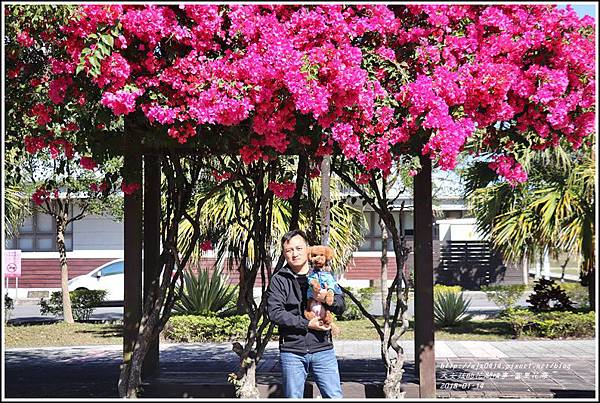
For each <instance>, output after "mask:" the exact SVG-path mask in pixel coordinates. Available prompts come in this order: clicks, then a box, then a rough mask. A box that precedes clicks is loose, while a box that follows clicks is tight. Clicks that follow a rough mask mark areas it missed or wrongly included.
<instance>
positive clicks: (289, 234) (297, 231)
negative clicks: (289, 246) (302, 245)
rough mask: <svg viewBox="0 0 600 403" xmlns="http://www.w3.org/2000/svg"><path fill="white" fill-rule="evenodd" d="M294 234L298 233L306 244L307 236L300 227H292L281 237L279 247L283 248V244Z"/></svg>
mask: <svg viewBox="0 0 600 403" xmlns="http://www.w3.org/2000/svg"><path fill="white" fill-rule="evenodd" d="M296 235H300V236H301V237H302V239H304V242H306V244H307V245H308V237H307V236H306V233H305V232H304V231H302V230H301V229H293V230H291V231H289V232H288V233H286V234H285V235H284V236H282V237H281V248H282V249H283V244H284V243H286V242H287V241H289V240H290V239H292V238H293V237H295V236H296Z"/></svg>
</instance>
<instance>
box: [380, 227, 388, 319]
mask: <svg viewBox="0 0 600 403" xmlns="http://www.w3.org/2000/svg"><path fill="white" fill-rule="evenodd" d="M379 226H380V227H381V285H380V287H379V291H380V293H381V309H382V311H381V312H387V311H388V308H387V300H386V296H387V290H388V288H387V270H388V257H387V251H388V232H387V229H386V227H385V223H384V222H383V220H382V219H380V220H379Z"/></svg>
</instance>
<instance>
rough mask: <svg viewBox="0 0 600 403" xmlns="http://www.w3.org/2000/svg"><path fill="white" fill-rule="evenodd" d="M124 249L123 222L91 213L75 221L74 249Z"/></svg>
mask: <svg viewBox="0 0 600 403" xmlns="http://www.w3.org/2000/svg"><path fill="white" fill-rule="evenodd" d="M81 249H84V250H107V249H108V250H122V249H123V223H122V222H116V221H113V220H111V219H110V218H108V217H103V216H96V215H90V216H87V217H85V218H83V219H81V220H79V221H75V222H74V223H73V251H76V250H81Z"/></svg>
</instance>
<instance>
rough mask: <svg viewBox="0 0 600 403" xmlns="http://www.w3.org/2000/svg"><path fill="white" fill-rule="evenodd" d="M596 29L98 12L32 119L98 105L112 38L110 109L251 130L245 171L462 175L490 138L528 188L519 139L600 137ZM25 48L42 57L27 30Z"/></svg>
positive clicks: (484, 14)
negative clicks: (312, 162) (79, 69)
mask: <svg viewBox="0 0 600 403" xmlns="http://www.w3.org/2000/svg"><path fill="white" fill-rule="evenodd" d="M594 24H595V22H594V21H593V19H590V18H588V17H586V18H583V19H580V18H578V16H577V15H576V13H575V12H574V11H573V10H572V9H570V8H569V7H567V9H566V10H559V9H557V8H556V7H555V6H552V5H544V4H535V5H534V4H530V5H526V4H506V5H500V4H498V5H467V4H453V5H438V4H431V5H430V4H421V5H397V6H385V5H357V4H354V5H340V4H333V5H311V6H300V5H283V4H282V5H227V6H223V5H208V4H207V5H204V4H200V5H193V4H186V5H181V6H169V5H142V4H130V5H110V6H108V5H101V4H93V5H85V6H82V7H81V9H80V12H79V13H78V16H77V19H74V20H73V21H71V22H70V24H68V25H67V26H65V27H63V33H64V35H66V38H65V40H64V41H62V42H60V43H59V45H60V46H62V47H64V49H65V54H66V55H67V57H66V58H65V59H64V60H55V61H53V70H54V72H53V77H52V79H51V80H50V81H49V88H48V98H49V100H50V102H49V103H45V104H38V105H36V106H34V108H33V109H32V110H31V116H35V117H36V118H37V122H38V124H39V125H40V126H44V125H46V124H48V123H49V122H50V121H51V119H52V106H53V104H54V105H58V104H62V103H64V102H66V101H67V98H69V97H73V98H76V99H83V100H84V102H85V95H84V94H86V91H84V90H83V89H82V88H79V86H78V85H75V84H74V77H75V73H74V63H75V62H76V61H78V60H80V56H81V55H82V52H83V51H84V49H86V48H87V49H90V46H91V47H94V46H95V45H90V36H91V35H92V34H98V32H100V31H102V32H106V27H108V28H114V29H118V30H119V32H118V35H115V36H114V46H113V48H112V49H113V50H112V53H111V54H110V55H109V56H107V57H105V58H104V59H103V60H102V61H101V65H100V74H99V75H98V76H96V77H94V78H92V80H91V82H92V84H93V85H94V86H95V90H96V91H98V93H99V97H98V98H99V99H101V104H102V105H104V106H105V107H107V108H109V109H110V110H111V111H112V112H113V114H114V115H127V114H130V113H132V112H134V111H137V110H139V111H141V112H142V113H143V114H145V116H146V117H147V118H148V121H149V122H150V124H153V125H162V126H166V129H167V130H166V132H167V133H168V135H169V136H171V137H173V138H175V139H177V141H179V142H181V143H185V142H187V141H188V140H189V139H190V138H191V137H193V136H195V135H196V133H198V132H201V131H202V130H196V128H197V127H200V126H207V125H210V126H213V127H215V128H218V127H224V126H238V125H240V126H243V127H244V130H240V141H239V144H240V149H239V154H240V155H241V158H242V159H243V161H244V162H245V163H247V164H249V163H252V162H254V161H257V160H260V159H263V160H264V159H269V158H270V156H272V155H273V154H278V153H285V152H286V151H287V150H288V148H289V147H290V144H292V143H293V144H298V143H300V144H302V145H306V146H309V145H311V144H314V145H315V146H316V147H318V148H317V149H316V150H315V155H316V156H322V155H325V154H328V153H331V152H333V151H334V150H335V149H336V147H337V149H339V150H341V152H342V153H343V154H344V155H345V157H346V158H348V159H352V160H355V161H357V162H358V163H360V164H361V165H362V167H363V171H364V173H365V174H367V175H368V174H370V173H371V171H375V170H381V171H383V172H384V174H387V173H388V172H389V171H390V169H391V166H392V164H393V162H394V160H395V159H396V158H398V157H399V155H400V154H402V153H416V152H417V153H422V154H424V155H429V156H430V158H432V159H433V160H435V162H436V164H437V166H439V167H441V168H444V169H452V168H454V166H455V164H456V158H457V156H458V154H459V153H460V152H461V151H463V150H464V149H465V147H466V146H467V145H469V142H470V140H471V139H474V138H477V139H479V138H480V137H481V136H483V137H484V138H483V141H478V142H477V144H479V145H483V147H481V148H479V149H477V150H476V151H477V152H482V151H486V152H490V151H491V152H494V153H496V154H497V158H496V160H495V162H494V163H493V166H494V169H495V170H496V171H497V172H498V173H499V174H500V175H502V176H503V177H504V178H506V180H508V181H510V182H511V183H517V182H520V181H524V180H525V179H526V177H527V176H526V173H525V172H524V171H523V170H522V168H520V165H519V164H518V162H517V161H515V159H514V155H516V151H515V149H514V148H513V146H515V145H516V144H517V143H519V142H520V143H521V145H523V144H525V145H526V146H530V145H531V144H533V145H534V146H533V147H536V148H540V149H543V148H546V147H552V146H553V145H555V144H557V142H558V141H560V140H561V139H565V140H566V141H568V142H570V143H571V144H572V145H573V146H574V147H579V146H580V145H581V143H582V142H583V141H585V139H586V138H588V137H589V136H590V135H591V134H592V133H593V132H594V122H595V121H594V118H595V113H594V109H595V103H594V100H595V79H596V78H595V57H596V50H595V33H594V29H593V28H594ZM16 40H17V42H18V43H19V44H21V45H22V46H31V41H32V39H31V37H30V36H29V35H28V33H27V32H26V31H23V32H20V33H19V34H18V36H17V38H16ZM390 66H393V68H389V67H390ZM87 67H89V65H88V66H87ZM19 71H20V70H15V71H13V72H11V74H12V75H17V76H18V75H19V74H20V72H19ZM82 97H83V98H82ZM300 120H302V121H303V122H305V121H310V122H311V124H312V125H315V126H316V125H318V126H319V128H320V130H316V131H315V133H319V134H318V135H315V136H314V137H313V138H311V137H310V136H309V135H308V134H307V133H305V132H300V131H299V130H298V127H299V126H298V123H299V122H300ZM498 127H510V130H504V131H503V130H500V129H498ZM229 132H230V131H229ZM211 133H214V134H213V135H219V134H218V133H219V131H218V130H212V131H211ZM514 133H519V135H517V136H515V134H514ZM414 144H418V145H419V148H418V149H417V150H415V149H413V148H411V147H414ZM500 144H503V145H507V144H508V145H509V146H504V147H503V148H500V146H499V145H500ZM31 148H35V146H34V145H32V146H31ZM367 177H368V176H364V178H367ZM361 178H362V177H361ZM362 180H365V179H362ZM271 186H272V190H273V191H274V192H276V193H278V194H279V195H285V196H287V195H289V192H290V191H289V186H287V185H286V186H285V187H284V186H283V185H281V184H280V185H276V184H275V185H273V184H272V185H270V187H271ZM284 188H285V189H284Z"/></svg>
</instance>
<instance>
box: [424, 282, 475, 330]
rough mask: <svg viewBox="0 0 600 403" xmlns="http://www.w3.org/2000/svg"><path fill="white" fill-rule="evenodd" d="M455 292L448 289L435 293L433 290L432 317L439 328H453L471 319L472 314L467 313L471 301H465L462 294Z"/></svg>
mask: <svg viewBox="0 0 600 403" xmlns="http://www.w3.org/2000/svg"><path fill="white" fill-rule="evenodd" d="M459 289H460V287H459ZM455 290H456V289H455V288H454V289H453V288H449V289H441V290H438V291H437V292H436V291H435V288H434V300H433V316H434V320H435V323H436V324H437V325H438V326H440V327H449V326H454V325H457V324H460V323H463V322H466V321H468V320H471V318H473V315H472V314H469V313H467V310H468V309H469V306H470V305H471V299H470V298H469V299H465V297H464V296H463V294H462V292H460V291H459V292H457V291H455Z"/></svg>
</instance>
